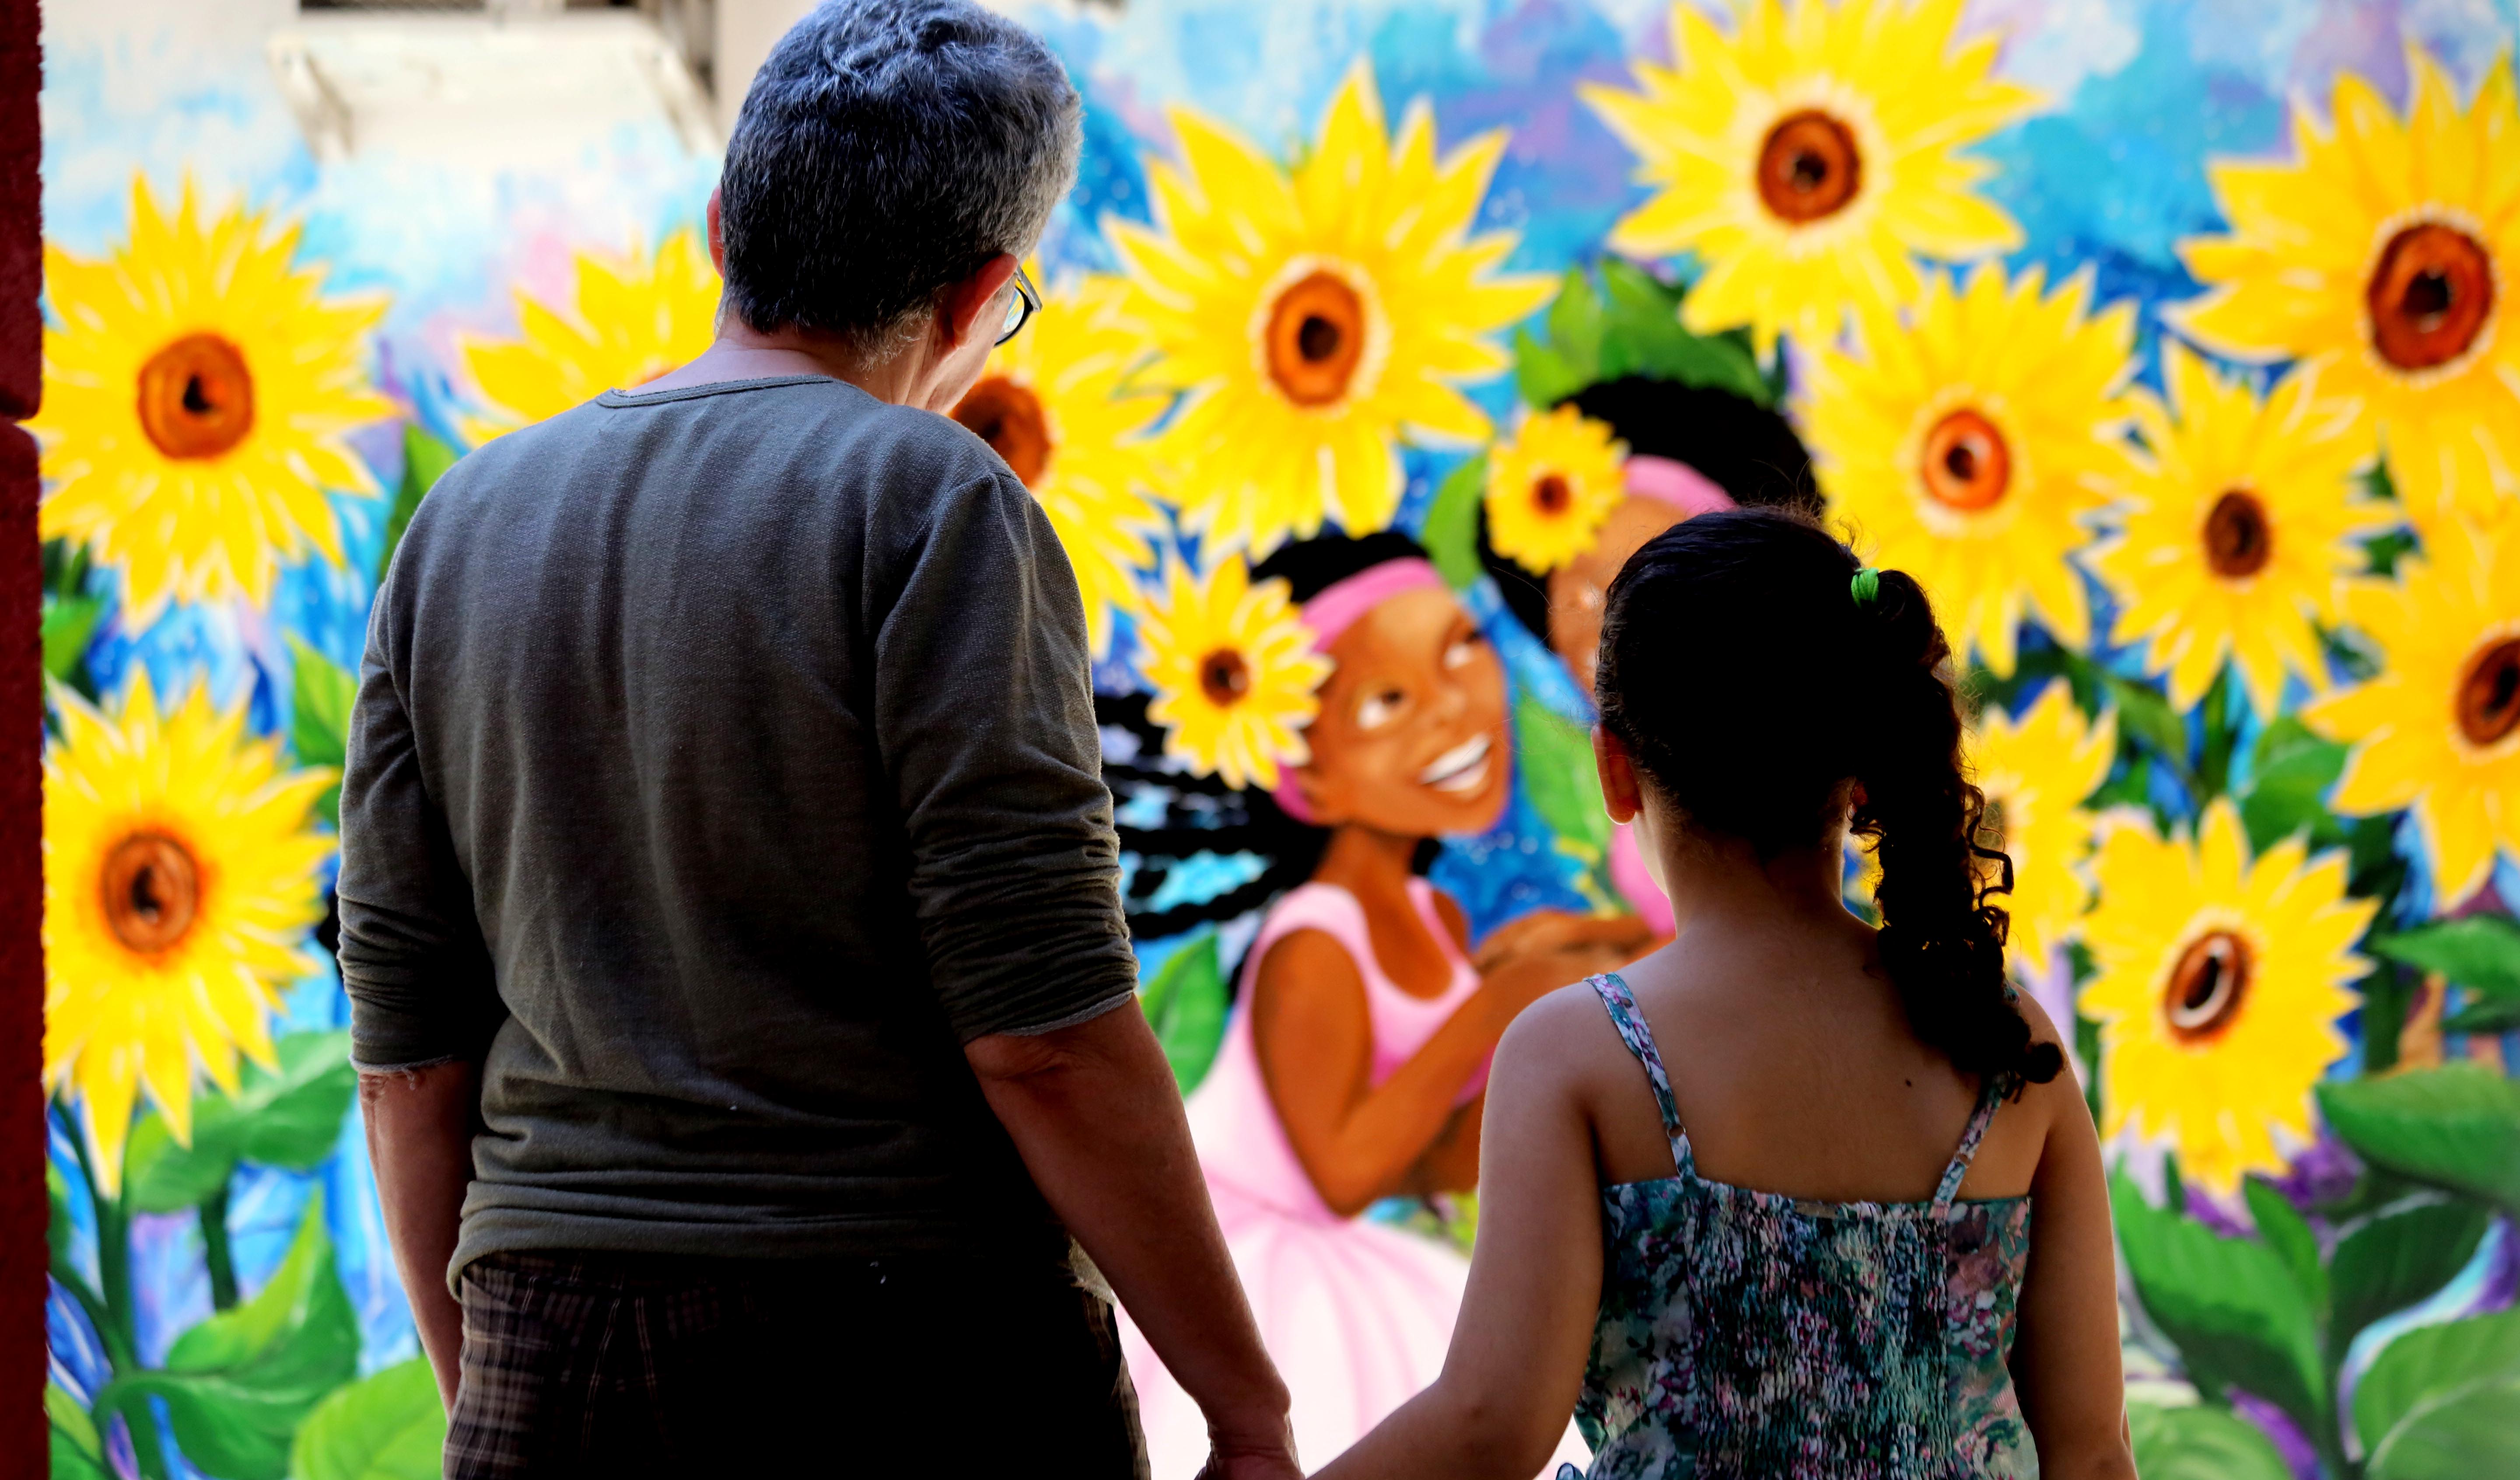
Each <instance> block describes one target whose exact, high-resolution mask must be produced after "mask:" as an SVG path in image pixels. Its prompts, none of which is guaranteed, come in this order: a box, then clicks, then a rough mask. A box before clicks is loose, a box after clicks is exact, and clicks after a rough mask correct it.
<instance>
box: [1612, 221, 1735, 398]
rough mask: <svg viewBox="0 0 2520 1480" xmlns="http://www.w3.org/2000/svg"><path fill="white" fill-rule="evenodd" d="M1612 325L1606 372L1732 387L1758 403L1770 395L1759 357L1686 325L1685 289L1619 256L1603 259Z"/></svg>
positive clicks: (1616, 374) (1709, 385) (1708, 386)
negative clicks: (1661, 280)
mask: <svg viewBox="0 0 2520 1480" xmlns="http://www.w3.org/2000/svg"><path fill="white" fill-rule="evenodd" d="M1601 284H1602V287H1603V288H1604V289H1606V290H1607V292H1608V299H1609V328H1608V332H1607V334H1606V335H1605V336H1604V338H1603V342H1602V348H1601V372H1602V378H1603V379H1605V380H1607V379H1615V378H1616V377H1618V376H1620V375H1623V374H1634V375H1643V376H1651V377H1652V378H1654V379H1655V380H1660V381H1678V382H1680V383H1681V384H1683V385H1696V386H1704V387H1707V388H1710V389H1716V390H1729V391H1731V392H1732V393H1733V394H1734V395H1737V396H1740V397H1742V398H1744V399H1746V400H1748V401H1750V402H1752V403H1754V404H1757V405H1766V404H1767V403H1768V401H1769V399H1770V395H1769V386H1768V381H1767V378H1766V377H1765V376H1762V375H1761V374H1760V373H1759V362H1758V361H1757V360H1755V359H1752V358H1751V357H1750V356H1749V355H1748V354H1747V353H1745V352H1743V350H1742V349H1741V348H1740V346H1739V345H1738V344H1736V343H1734V342H1733V341H1732V340H1729V339H1723V338H1710V337H1707V336H1701V335H1695V334H1691V333H1689V332H1688V330H1687V329H1685V328H1683V327H1681V322H1680V299H1681V295H1680V293H1678V292H1675V291H1673V290H1672V289H1670V288H1667V287H1665V286H1664V285H1663V284H1661V283H1659V282H1657V281H1655V279H1654V278H1653V276H1652V275H1651V274H1650V273H1647V272H1646V271H1645V270H1644V269H1643V268H1641V267H1638V266H1635V265H1634V264H1632V263H1628V262H1624V261H1621V260H1620V259H1618V258H1616V257H1611V258H1607V259H1605V260H1604V261H1603V262H1602V263H1601Z"/></svg>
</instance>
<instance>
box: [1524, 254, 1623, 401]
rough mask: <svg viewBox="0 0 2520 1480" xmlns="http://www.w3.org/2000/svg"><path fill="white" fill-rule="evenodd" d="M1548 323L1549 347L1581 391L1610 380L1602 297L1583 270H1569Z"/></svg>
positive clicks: (1577, 268) (1550, 309) (1551, 310)
mask: <svg viewBox="0 0 2520 1480" xmlns="http://www.w3.org/2000/svg"><path fill="white" fill-rule="evenodd" d="M1548 324H1549V343H1550V347H1551V348H1553V349H1554V350H1556V351H1557V353H1558V355H1559V357H1560V358H1561V359H1563V360H1564V361H1565V364H1566V368H1567V369H1568V370H1569V371H1571V372H1572V373H1574V374H1575V375H1577V376H1580V377H1582V380H1581V381H1578V382H1577V384H1578V387H1579V388H1580V387H1581V386H1584V385H1589V384H1591V383H1592V382H1594V381H1598V380H1603V379H1606V378H1607V377H1606V376H1605V375H1604V371H1605V369H1606V367H1604V366H1603V365H1602V363H1601V336H1602V333H1603V331H1604V330H1605V329H1606V328H1607V327H1608V326H1607V325H1606V324H1604V323H1603V316H1602V305H1601V299H1600V296H1599V295H1598V293H1596V292H1594V291H1593V280H1592V279H1591V278H1589V277H1587V276H1585V273H1584V269H1583V268H1581V267H1570V268H1568V269H1567V270H1566V278H1565V281H1564V282H1563V283H1562V284H1560V285H1559V287H1558V290H1557V298H1556V301H1554V302H1553V303H1551V304H1550V305H1549V318H1548ZM1608 374H1609V375H1615V374H1617V372H1615V371H1610V372H1608ZM1533 404H1535V405H1544V406H1545V405H1547V404H1549V403H1547V402H1545V401H1544V402H1534V403H1533Z"/></svg>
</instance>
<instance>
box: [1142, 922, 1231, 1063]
mask: <svg viewBox="0 0 2520 1480" xmlns="http://www.w3.org/2000/svg"><path fill="white" fill-rule="evenodd" d="M1140 1005H1141V1007H1142V1008H1143V1009H1145V1011H1146V1014H1147V1021H1148V1023H1149V1024H1151V1025H1152V1026H1153V1028H1154V1030H1155V1041H1156V1042H1157V1043H1160V1044H1162V1045H1163V1049H1164V1058H1165V1060H1166V1061H1167V1062H1169V1063H1170V1064H1171V1065H1172V1068H1173V1078H1174V1080H1175V1081H1176V1082H1178V1083H1179V1084H1180V1085H1181V1091H1182V1093H1183V1094H1185V1095H1187V1094H1189V1093H1190V1092H1191V1091H1193V1090H1194V1089H1197V1088H1198V1085H1199V1081H1200V1080H1203V1079H1205V1078H1206V1077H1207V1071H1208V1068H1209V1067H1210V1066H1211V1065H1212V1064H1214V1063H1215V1062H1216V1051H1217V1049H1218V1048H1219V1046H1221V1045H1222V1044H1223V1043H1224V1042H1225V1007H1226V998H1225V970H1224V968H1223V966H1222V965H1221V964H1219V962H1218V959H1217V953H1216V931H1215V930H1214V929H1213V928H1204V929H1201V930H1200V931H1199V933H1198V934H1197V935H1195V936H1193V937H1192V938H1191V939H1190V941H1188V942H1187V943H1186V944H1184V945H1183V946H1182V947H1181V948H1180V949H1178V950H1176V951H1174V952H1173V954H1172V955H1171V956H1170V957H1169V958H1167V959H1166V960H1165V962H1164V964H1163V966H1162V968H1161V969H1159V970H1158V971H1156V972H1155V978H1154V980H1152V981H1150V982H1148V983H1147V989H1146V992H1145V994H1144V996H1143V997H1142V998H1141V1000H1140Z"/></svg>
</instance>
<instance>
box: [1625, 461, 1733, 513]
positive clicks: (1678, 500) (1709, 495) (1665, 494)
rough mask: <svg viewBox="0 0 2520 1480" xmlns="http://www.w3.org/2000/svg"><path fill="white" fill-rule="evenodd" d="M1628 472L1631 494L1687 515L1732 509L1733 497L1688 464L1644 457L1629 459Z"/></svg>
mask: <svg viewBox="0 0 2520 1480" xmlns="http://www.w3.org/2000/svg"><path fill="white" fill-rule="evenodd" d="M1626 471H1627V475H1628V492H1630V493H1634V494H1642V495H1643V496H1644V497H1646V498H1649V499H1660V500H1661V501H1662V502H1664V503H1666V504H1669V505H1671V506H1672V507H1674V508H1676V509H1679V510H1680V511H1682V512H1683V513H1685V514H1688V515H1691V516H1695V515H1700V514H1713V513H1714V512H1715V511H1716V510H1718V509H1731V508H1733V495H1731V494H1729V493H1726V492H1725V491H1724V490H1723V489H1722V488H1721V487H1718V486H1717V485H1716V482H1715V480H1714V479H1712V478H1710V477H1708V476H1707V475H1706V474H1704V473H1702V472H1700V471H1697V470H1696V469H1694V468H1691V467H1689V466H1688V464H1687V463H1676V462H1673V461H1672V460H1671V459H1669V458H1658V457H1654V456H1652V455H1651V454H1643V455H1640V456H1637V457H1632V458H1630V459H1628V461H1627V470H1626Z"/></svg>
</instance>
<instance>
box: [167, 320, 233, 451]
mask: <svg viewBox="0 0 2520 1480" xmlns="http://www.w3.org/2000/svg"><path fill="white" fill-rule="evenodd" d="M140 429H141V430H142V431H144V432H146V433H148V436H149V440H150V441H152V442H155V443H156V444H157V445H158V451H159V452H162V453H164V454H165V455H166V456H168V457H170V458H214V457H217V456H218V455H220V454H221V453H223V452H226V451H227V450H228V449H229V448H231V447H234V446H235V445H236V444H237V443H239V442H242V441H244V440H245V438H246V433H248V432H249V431H251V430H253V372H252V371H250V370H248V369H247V368H246V363H245V355H244V354H243V353H242V352H240V351H239V350H238V349H237V347H236V346H235V345H234V344H231V343H229V342H228V341H227V340H225V339H222V338H220V337H219V336H217V335H214V334H188V335H186V336H183V337H182V338H180V339H177V340H176V341H175V342H174V343H172V344H169V345H167V346H166V347H165V348H163V349H161V350H159V351H158V352H157V353H156V354H154V355H151V356H150V357H149V359H148V361H147V362H146V363H145V364H143V365H142V366H141V367H140Z"/></svg>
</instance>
